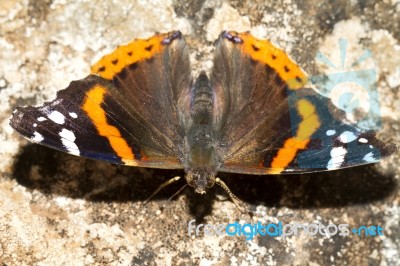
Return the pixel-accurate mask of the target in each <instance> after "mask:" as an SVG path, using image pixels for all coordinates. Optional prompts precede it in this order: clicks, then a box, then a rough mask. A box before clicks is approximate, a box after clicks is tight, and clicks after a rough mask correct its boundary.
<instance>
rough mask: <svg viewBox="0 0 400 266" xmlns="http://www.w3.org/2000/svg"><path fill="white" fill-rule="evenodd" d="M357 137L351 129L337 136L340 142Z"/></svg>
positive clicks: (346, 141)
mask: <svg viewBox="0 0 400 266" xmlns="http://www.w3.org/2000/svg"><path fill="white" fill-rule="evenodd" d="M355 139H357V136H356V135H355V134H354V133H353V132H351V131H345V132H343V133H342V134H340V136H339V140H340V142H342V143H349V142H352V141H353V140H355Z"/></svg>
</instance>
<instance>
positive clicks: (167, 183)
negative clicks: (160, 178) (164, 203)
mask: <svg viewBox="0 0 400 266" xmlns="http://www.w3.org/2000/svg"><path fill="white" fill-rule="evenodd" d="M179 179H181V177H180V176H175V177H173V178H171V179H169V180H167V181H165V182H164V183H162V184H161V185H160V186H159V187H158V188H157V189H156V191H154V192H153V194H151V195H150V197H148V198H147V199H146V200H145V201H144V204H147V203H148V202H149V201H150V200H151V199H152V198H153V197H154V196H155V195H157V194H158V192H160V190H161V189H163V188H165V187H166V186H169V185H171V184H172V183H175V182H176V181H178V180H179ZM182 189H183V188H181V189H180V190H178V192H177V193H175V194H174V195H172V197H173V196H175V195H176V194H178V193H179V192H180V191H181V190H182Z"/></svg>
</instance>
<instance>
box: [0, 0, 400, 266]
mask: <svg viewBox="0 0 400 266" xmlns="http://www.w3.org/2000/svg"><path fill="white" fill-rule="evenodd" d="M132 2H135V1H128V0H119V1H85V0H79V1H73V3H72V2H71V3H70V2H69V1H63V0H52V1H49V0H42V1H31V0H30V1H28V0H7V1H1V2H0V63H1V64H0V65H1V68H0V123H1V127H2V129H3V130H2V131H1V132H0V139H1V146H0V154H1V158H2V160H1V161H0V171H1V177H0V217H1V219H0V262H1V263H2V265H102V264H107V265H192V264H193V265H227V264H231V265H258V264H264V265H282V264H285V265H346V264H348V265H367V264H369V265H396V264H397V265H398V263H399V261H400V254H399V250H400V237H399V236H400V224H399V220H400V206H399V205H400V194H399V174H400V167H399V165H398V164H397V162H398V160H399V152H397V153H396V154H394V155H393V156H392V157H390V158H388V159H386V160H385V161H383V162H380V163H378V164H375V165H370V166H365V167H356V168H350V169H345V170H341V171H334V172H325V173H318V174H312V175H311V174H309V175H301V176H287V175H284V176H241V175H228V174H221V176H220V177H221V178H222V179H223V180H225V181H226V183H227V184H228V186H229V187H230V188H231V190H232V191H233V192H234V193H235V194H236V195H237V196H238V197H239V198H241V199H243V200H244V201H245V202H246V203H247V204H249V205H250V206H251V208H253V209H254V217H253V218H252V219H251V218H250V217H249V216H248V215H246V214H242V213H240V212H239V211H238V210H237V209H236V208H235V205H234V204H233V203H232V202H231V201H230V200H229V199H228V198H227V196H226V193H225V192H224V191H223V190H222V189H220V188H219V187H215V188H213V189H212V190H211V191H209V193H207V194H206V195H205V196H202V195H196V194H195V193H194V192H193V191H192V190H191V189H185V190H184V192H183V193H181V194H179V195H178V196H177V197H176V198H175V199H173V200H172V201H167V199H168V197H169V196H170V195H172V194H173V193H174V192H175V191H177V190H178V189H179V188H180V187H181V186H182V185H183V184H184V182H182V183H179V184H174V185H171V186H170V187H168V188H166V189H164V190H163V191H162V192H161V193H159V194H158V195H157V196H156V197H155V198H154V199H153V200H151V201H150V202H149V203H148V204H147V205H145V204H144V200H145V199H146V197H147V196H148V195H150V194H151V193H152V192H153V191H154V190H155V189H156V188H157V187H158V186H159V184H161V183H162V182H163V181H165V180H167V179H169V178H171V177H173V176H175V175H182V174H183V173H182V172H180V171H168V170H155V169H139V168H129V167H121V166H115V165H110V164H107V163H103V162H96V161H91V160H87V159H83V158H78V157H74V156H72V155H67V154H62V153H59V152H56V151H53V150H50V149H47V148H45V147H42V146H39V145H34V144H30V143H28V141H25V140H24V139H22V138H21V137H20V136H18V135H17V134H15V133H13V130H12V129H11V127H10V126H9V125H8V121H9V117H10V115H11V112H12V110H13V109H14V108H15V107H16V106H20V105H36V104H40V103H42V102H43V101H45V100H50V99H52V98H54V96H55V93H56V91H57V90H59V89H62V88H65V87H66V86H67V85H68V84H69V82H70V81H72V80H76V79H80V78H83V77H84V76H86V75H87V74H88V72H89V67H90V64H91V63H93V62H95V61H96V60H97V59H99V58H100V57H101V55H103V54H105V53H107V52H109V51H111V50H112V49H113V48H115V47H116V46H117V45H118V44H121V43H124V42H128V41H129V40H130V39H133V38H137V37H148V36H151V35H152V34H153V33H154V32H156V31H158V32H165V31H170V30H173V29H180V30H181V31H182V32H183V33H184V34H185V36H186V39H187V42H188V43H189V45H190V46H191V60H192V64H193V68H194V71H195V73H198V72H199V71H200V70H202V69H210V67H211V65H212V60H211V59H212V51H213V45H212V42H213V41H214V39H215V38H216V37H217V36H218V34H219V33H220V32H221V31H222V30H223V29H225V28H228V29H233V30H237V31H244V30H251V32H252V33H253V34H255V35H256V36H258V37H260V38H268V39H270V40H272V41H273V42H274V43H276V44H277V45H278V46H280V47H283V48H284V49H285V50H286V51H287V52H288V53H289V54H290V55H291V56H292V57H293V58H294V59H295V60H296V62H298V63H299V64H300V65H301V66H302V67H303V68H304V69H305V70H306V71H307V72H308V73H309V74H310V75H319V74H329V73H335V72H340V71H350V70H354V69H352V67H353V66H351V62H354V61H355V60H356V59H357V58H359V57H360V56H361V55H362V54H363V53H364V52H365V51H367V50H368V51H370V53H371V55H372V56H371V57H370V58H368V59H367V60H365V61H364V62H363V63H362V64H359V65H356V66H355V69H356V70H362V69H367V68H373V69H374V70H375V71H376V75H377V79H376V80H377V87H378V92H379V96H380V114H381V116H382V127H381V130H380V132H381V133H382V134H381V135H382V138H384V139H388V138H393V139H395V140H396V141H397V143H399V142H400V124H399V120H400V113H399V112H398V108H399V107H400V90H399V88H400V43H399V42H400V25H399V21H400V18H399V14H400V2H399V1H398V0H387V1H379V2H377V3H374V1H362V0H359V1H350V2H351V4H350V2H349V1H336V2H335V4H333V3H331V1H316V0H315V1H299V0H285V1H279V3H276V1H270V3H264V1H259V0H257V1H244V2H243V1H231V2H225V1H210V0H190V1H186V2H184V3H181V2H180V1H161V0H159V1H152V3H147V2H146V1H137V2H136V3H132ZM339 39H344V40H347V57H346V61H345V62H346V63H347V64H344V65H345V67H344V68H340V67H337V68H336V69H333V68H329V67H327V65H326V64H323V63H321V61H318V60H316V56H317V54H318V53H319V52H320V53H321V54H323V55H325V56H326V58H329V59H330V61H331V62H332V63H333V64H334V65H336V66H340V65H341V62H342V61H341V57H340V53H339V50H340V46H339ZM192 219H196V224H199V223H204V224H205V223H208V224H212V225H217V224H223V223H225V224H226V223H230V222H235V221H239V222H241V223H245V222H248V223H250V222H251V223H256V222H257V221H260V222H262V223H270V222H272V223H277V222H278V221H281V222H282V223H284V224H286V223H294V222H298V223H305V224H310V223H317V222H319V223H322V224H325V225H328V224H349V225H350V228H353V227H358V226H361V225H365V226H371V225H375V226H381V227H382V228H383V229H384V231H383V232H384V235H383V236H365V235H361V236H357V235H349V236H339V235H334V236H320V235H317V236H314V237H311V236H306V235H305V234H302V235H300V236H289V237H286V238H283V237H268V236H265V237H260V236H259V237H255V238H254V239H252V240H250V241H246V240H245V237H244V236H241V237H230V236H226V235H224V236H204V235H203V234H201V235H199V236H197V237H195V236H194V235H192V236H191V237H190V236H188V222H189V221H190V220H192Z"/></svg>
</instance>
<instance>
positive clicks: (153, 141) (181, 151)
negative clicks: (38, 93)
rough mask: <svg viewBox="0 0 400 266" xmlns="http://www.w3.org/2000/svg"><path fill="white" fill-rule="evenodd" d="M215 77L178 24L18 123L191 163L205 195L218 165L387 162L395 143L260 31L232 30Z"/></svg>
mask: <svg viewBox="0 0 400 266" xmlns="http://www.w3.org/2000/svg"><path fill="white" fill-rule="evenodd" d="M213 62H214V64H213V68H212V69H211V71H210V75H209V76H208V75H207V74H206V72H201V73H200V75H199V76H198V77H197V78H196V79H193V78H192V72H191V66H190V60H189V52H188V47H187V44H186V43H185V40H184V38H183V36H182V34H181V32H179V31H172V32H169V33H163V34H160V33H158V34H155V35H154V36H153V37H151V38H148V39H135V40H133V41H132V42H130V43H129V44H127V45H123V46H119V47H118V48H116V49H115V50H114V51H113V52H112V53H110V54H108V55H105V56H104V57H102V58H101V59H100V60H99V61H98V62H97V63H95V64H94V65H93V66H92V67H91V74H90V75H89V76H87V77H86V78H84V79H81V80H77V81H72V82H71V83H70V84H69V86H68V87H67V88H66V89H64V90H61V91H59V92H58V93H57V97H56V99H55V100H53V101H51V102H46V103H44V104H43V105H42V106H39V107H32V106H28V107H18V108H17V109H16V110H15V111H14V113H13V116H12V119H11V121H10V124H11V126H12V127H13V128H14V129H15V130H16V131H17V132H18V133H20V134H21V135H23V136H24V137H26V138H28V139H29V140H31V141H33V142H36V143H39V144H42V145H45V146H48V147H51V148H54V149H57V150H60V151H64V152H67V153H70V154H74V155H78V156H83V157H87V158H92V159H98V160H103V161H108V162H110V163H115V164H125V165H129V166H138V167H150V168H164V169H184V171H185V178H186V181H187V183H188V184H189V185H190V186H191V187H193V188H194V190H195V191H196V192H198V193H205V192H206V190H207V189H208V188H211V187H212V186H213V185H214V184H215V183H216V182H217V181H218V178H217V174H218V172H232V173H243V174H256V175H264V174H282V173H307V172H316V171H325V170H332V169H340V168H345V167H350V166H356V165H363V164H368V163H373V162H377V161H379V160H380V159H382V158H384V157H386V156H388V155H390V154H392V153H393V152H394V151H395V150H396V145H395V143H394V142H393V141H392V140H390V141H387V142H384V141H381V140H379V139H377V138H376V132H374V131H366V130H363V129H361V128H360V127H358V126H357V125H355V124H351V123H349V122H347V120H346V118H345V113H344V111H342V110H341V109H339V108H337V107H335V106H334V105H333V104H332V101H331V100H330V99H329V98H327V97H324V96H323V95H321V94H319V93H317V92H316V91H315V90H312V89H309V88H307V82H308V77H307V74H306V73H305V72H304V71H303V70H302V69H301V68H300V67H299V66H298V65H297V64H296V63H295V62H294V61H293V60H292V59H290V57H289V56H288V55H287V54H286V53H285V52H284V51H283V50H282V49H279V48H277V47H276V46H274V45H273V44H272V43H270V42H269V41H267V40H260V39H257V38H255V37H253V36H252V35H251V34H250V33H247V32H246V33H237V32H234V31H224V32H222V33H221V34H220V36H219V38H218V39H217V41H216V43H215V53H214V61H213Z"/></svg>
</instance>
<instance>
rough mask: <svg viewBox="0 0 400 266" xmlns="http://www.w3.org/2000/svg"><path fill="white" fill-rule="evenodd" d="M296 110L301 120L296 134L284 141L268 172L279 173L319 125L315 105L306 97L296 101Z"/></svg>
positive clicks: (305, 144) (301, 148)
mask: <svg viewBox="0 0 400 266" xmlns="http://www.w3.org/2000/svg"><path fill="white" fill-rule="evenodd" d="M297 110H298V113H299V114H300V116H301V118H302V121H301V122H300V124H299V127H298V130H297V134H296V136H294V137H292V138H289V139H287V140H286V141H285V143H284V145H283V147H282V148H280V149H279V151H278V153H277V155H276V156H275V157H274V159H273V160H272V162H271V168H272V169H270V170H269V172H268V173H269V174H279V173H281V172H282V171H283V170H285V167H287V166H288V165H289V164H290V163H291V162H292V161H293V160H294V158H295V157H296V155H297V152H298V151H299V150H303V149H305V148H306V147H307V144H308V143H309V142H310V137H311V135H312V134H314V133H315V131H317V129H318V128H319V127H320V125H321V122H320V121H319V118H318V115H317V114H316V113H315V106H314V105H313V104H312V103H311V102H309V101H307V100H306V99H300V100H299V101H298V102H297Z"/></svg>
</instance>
